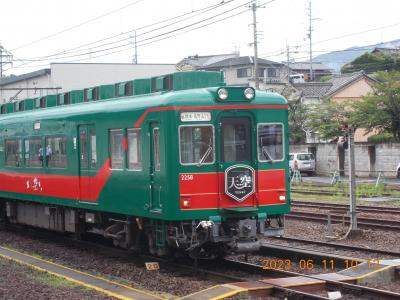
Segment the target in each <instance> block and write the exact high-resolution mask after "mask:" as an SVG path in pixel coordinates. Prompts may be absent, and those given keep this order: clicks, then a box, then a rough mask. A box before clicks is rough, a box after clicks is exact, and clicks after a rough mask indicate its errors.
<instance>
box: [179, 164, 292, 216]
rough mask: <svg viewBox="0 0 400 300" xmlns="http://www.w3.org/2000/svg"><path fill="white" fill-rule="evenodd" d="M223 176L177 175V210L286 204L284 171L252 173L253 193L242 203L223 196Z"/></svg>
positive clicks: (208, 174)
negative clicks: (253, 181) (254, 174)
mask: <svg viewBox="0 0 400 300" xmlns="http://www.w3.org/2000/svg"><path fill="white" fill-rule="evenodd" d="M224 176H225V174H224V173H222V172H220V173H184V174H180V178H179V188H180V207H181V209H210V208H232V207H244V206H257V205H274V204H284V203H286V175H285V170H260V171H256V180H255V182H256V190H255V193H254V194H252V195H250V196H249V197H248V198H246V199H245V200H244V201H242V202H238V201H236V200H235V199H233V198H231V197H229V196H227V195H226V194H225V180H224ZM282 197H284V200H282ZM280 198H281V199H280Z"/></svg>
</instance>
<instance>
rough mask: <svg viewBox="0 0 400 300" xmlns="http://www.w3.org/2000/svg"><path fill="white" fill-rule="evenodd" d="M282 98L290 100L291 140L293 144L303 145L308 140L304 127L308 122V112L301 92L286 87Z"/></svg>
mask: <svg viewBox="0 0 400 300" xmlns="http://www.w3.org/2000/svg"><path fill="white" fill-rule="evenodd" d="M282 96H284V97H285V98H286V99H287V100H288V105H289V140H290V143H291V144H303V143H304V142H305V139H306V134H305V131H304V130H303V127H304V126H303V125H304V122H305V120H306V110H305V108H304V105H302V103H301V96H302V95H301V92H299V91H297V90H296V89H295V88H293V87H292V86H290V85H288V86H286V87H285V88H284V89H283V91H282Z"/></svg>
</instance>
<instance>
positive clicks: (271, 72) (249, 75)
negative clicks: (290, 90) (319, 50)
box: [200, 56, 288, 91]
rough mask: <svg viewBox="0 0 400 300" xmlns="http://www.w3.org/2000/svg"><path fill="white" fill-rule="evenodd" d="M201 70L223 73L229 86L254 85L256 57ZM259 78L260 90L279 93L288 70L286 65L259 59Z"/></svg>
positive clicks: (235, 58) (234, 59) (233, 59)
mask: <svg viewBox="0 0 400 300" xmlns="http://www.w3.org/2000/svg"><path fill="white" fill-rule="evenodd" d="M200 69H201V70H206V71H222V72H224V75H225V81H226V83H227V84H228V85H254V79H253V72H254V57H253V56H239V57H233V58H228V59H224V60H221V61H219V62H216V63H213V64H209V65H207V66H205V67H203V68H200ZM257 75H258V76H257V78H258V80H259V82H260V89H262V90H266V89H268V90H274V91H279V90H280V89H283V88H284V87H285V82H287V76H288V69H287V67H286V66H285V65H284V64H281V63H278V62H274V61H270V60H266V59H262V58H259V59H258V72H257Z"/></svg>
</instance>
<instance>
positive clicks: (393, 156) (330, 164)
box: [290, 143, 400, 177]
mask: <svg viewBox="0 0 400 300" xmlns="http://www.w3.org/2000/svg"><path fill="white" fill-rule="evenodd" d="M337 151H338V150H337V145H336V144H313V145H291V146H290V152H315V154H316V168H317V174H318V175H330V174H331V173H332V172H334V171H336V170H337V169H338V165H339V163H338V152H337ZM355 162H356V164H355V165H356V175H357V176H359V177H376V176H377V174H378V173H377V172H384V175H385V176H386V177H395V176H396V166H397V164H398V163H400V144H399V143H384V144H376V145H374V144H356V146H355ZM347 170H348V150H346V151H345V173H346V174H347Z"/></svg>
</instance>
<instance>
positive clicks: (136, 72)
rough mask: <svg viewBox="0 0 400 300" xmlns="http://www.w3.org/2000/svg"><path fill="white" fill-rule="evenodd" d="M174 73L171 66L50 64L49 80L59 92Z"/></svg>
mask: <svg viewBox="0 0 400 300" xmlns="http://www.w3.org/2000/svg"><path fill="white" fill-rule="evenodd" d="M173 72H176V70H175V65H173V64H137V65H135V64H97V63H94V64H89V63H86V64H85V63H70V64H67V63H54V64H51V79H52V83H53V85H55V86H60V87H62V90H60V92H66V91H71V90H76V89H83V88H86V87H92V86H96V85H101V84H109V83H117V82H121V81H127V80H132V79H137V78H149V77H153V76H159V75H164V74H168V73H173Z"/></svg>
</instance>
